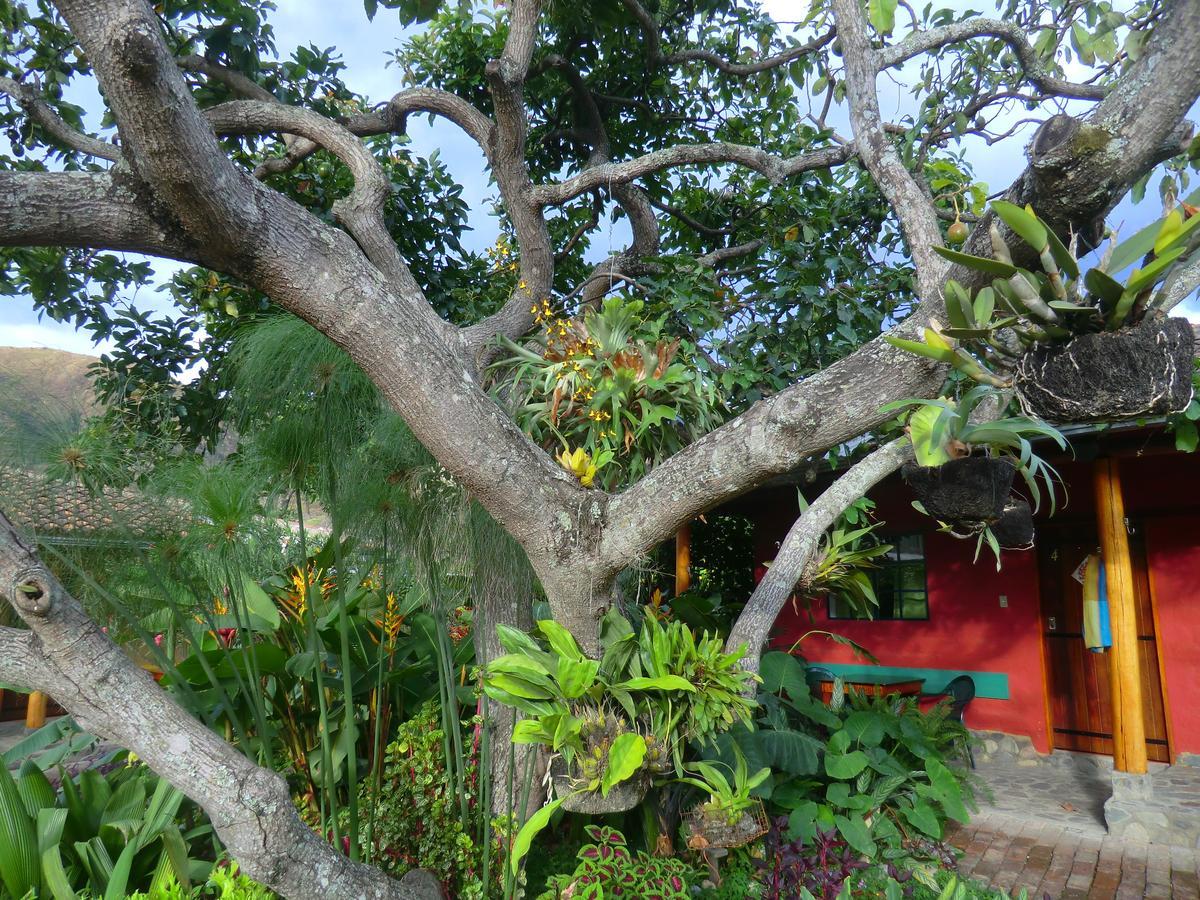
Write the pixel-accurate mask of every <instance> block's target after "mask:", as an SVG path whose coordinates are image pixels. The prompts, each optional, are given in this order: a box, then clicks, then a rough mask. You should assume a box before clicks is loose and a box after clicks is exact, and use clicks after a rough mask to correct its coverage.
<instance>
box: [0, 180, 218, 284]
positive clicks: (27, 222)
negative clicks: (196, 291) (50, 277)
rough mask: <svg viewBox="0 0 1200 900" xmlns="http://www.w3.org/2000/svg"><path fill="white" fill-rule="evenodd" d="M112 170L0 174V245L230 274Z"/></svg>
mask: <svg viewBox="0 0 1200 900" xmlns="http://www.w3.org/2000/svg"><path fill="white" fill-rule="evenodd" d="M148 194H149V192H148V191H147V190H146V187H145V185H144V184H142V183H141V182H140V181H138V180H137V179H136V178H134V177H132V176H131V175H129V174H126V173H123V172H120V171H116V172H12V171H8V172H0V245H3V246H9V247H36V246H52V247H92V248H96V249H104V250H126V251H130V252H133V253H145V254H147V255H149V256H158V257H162V258H164V259H177V260H180V261H182V262H189V263H197V264H199V265H205V266H208V267H209V268H213V269H217V270H219V271H224V272H228V273H229V274H236V273H235V272H232V271H230V269H229V267H227V266H225V265H224V264H223V261H222V260H221V259H220V257H218V256H217V255H216V254H214V253H212V252H211V248H208V247H205V246H204V245H202V244H199V243H196V242H194V241H192V240H191V239H190V238H188V237H187V235H186V234H184V232H183V229H182V228H180V227H179V224H178V223H177V222H175V221H174V219H173V218H172V216H171V215H170V214H169V213H168V212H167V211H166V210H164V209H163V208H162V206H161V204H156V203H155V202H154V200H153V198H152V197H150V196H148Z"/></svg>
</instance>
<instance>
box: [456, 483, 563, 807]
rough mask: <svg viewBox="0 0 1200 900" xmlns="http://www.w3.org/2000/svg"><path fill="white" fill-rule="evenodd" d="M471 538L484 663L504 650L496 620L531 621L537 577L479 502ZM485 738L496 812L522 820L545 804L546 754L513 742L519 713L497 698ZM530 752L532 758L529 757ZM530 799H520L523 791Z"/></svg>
mask: <svg viewBox="0 0 1200 900" xmlns="http://www.w3.org/2000/svg"><path fill="white" fill-rule="evenodd" d="M471 536H472V539H471V544H472V552H473V554H474V560H473V566H472V581H471V595H472V600H473V606H474V621H473V625H474V628H473V633H472V638H473V640H474V642H475V661H476V662H477V663H478V664H479V665H480V666H481V667H485V666H487V664H488V663H489V662H491V661H492V660H493V659H495V658H496V657H497V656H500V655H502V654H503V653H504V648H503V647H501V646H500V641H499V640H498V639H497V637H496V626H497V625H507V626H509V627H510V628H516V629H517V630H519V631H529V630H530V629H531V628H532V627H533V601H534V598H535V596H536V592H537V586H536V578H535V576H534V574H533V568H532V567H531V566H530V565H529V560H528V558H527V557H526V556H525V552H524V551H523V550H522V549H521V546H520V545H519V544H518V543H517V542H516V541H514V540H513V539H512V538H511V537H510V536H509V535H508V533H507V532H505V531H504V529H503V528H501V527H500V526H499V525H498V524H497V523H496V521H495V520H494V519H493V518H492V517H491V516H489V515H488V514H487V512H486V511H485V510H484V509H483V508H482V507H480V506H479V505H478V504H472V508H471ZM487 710H488V714H487V718H486V720H485V722H484V732H483V739H484V742H485V744H486V746H487V748H488V757H489V760H490V765H489V770H490V771H489V775H490V778H491V786H492V787H491V790H492V804H491V805H492V815H495V816H504V815H507V814H508V813H509V812H513V813H515V814H516V816H517V820H518V821H524V820H525V819H526V818H527V816H528V814H529V813H530V812H532V811H533V810H535V809H537V808H538V807H539V806H541V804H542V801H543V800H544V799H545V791H544V789H543V788H542V780H543V776H544V775H545V769H546V760H545V758H544V757H545V754H542V753H539V752H538V748H537V747H536V746H535V745H532V744H513V743H512V733H513V727H514V726H515V725H516V723H517V720H518V718H519V714H518V713H517V711H516V710H514V709H512V708H511V707H508V706H503V705H501V704H499V703H490V702H489V704H488V707H487ZM531 758H532V762H531ZM529 766H532V767H533V769H532V772H533V774H532V775H531V776H530V777H531V779H532V784H530V786H529V790H528V793H526V792H525V790H524V786H525V777H526V772H527V771H528V767H529ZM523 795H524V796H526V798H527V800H526V803H525V804H524V805H522V803H521V798H522V796H523Z"/></svg>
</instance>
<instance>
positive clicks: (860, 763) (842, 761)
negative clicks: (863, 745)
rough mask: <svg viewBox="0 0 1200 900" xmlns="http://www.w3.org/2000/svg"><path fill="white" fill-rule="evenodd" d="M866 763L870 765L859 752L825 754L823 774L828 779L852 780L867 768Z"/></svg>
mask: <svg viewBox="0 0 1200 900" xmlns="http://www.w3.org/2000/svg"><path fill="white" fill-rule="evenodd" d="M868 763H870V759H868V758H867V754H865V753H863V752H862V751H861V750H852V751H850V752H849V753H842V754H838V753H826V754H825V773H826V774H827V775H828V776H829V777H830V778H841V779H847V778H854V777H856V776H857V775H858V773H859V772H861V771H862V770H863V769H865V768H866V767H867V764H868Z"/></svg>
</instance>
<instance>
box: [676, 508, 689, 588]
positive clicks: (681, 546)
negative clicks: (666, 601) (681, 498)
mask: <svg viewBox="0 0 1200 900" xmlns="http://www.w3.org/2000/svg"><path fill="white" fill-rule="evenodd" d="M691 566H692V526H691V523H689V524H687V525H683V526H682V527H680V529H679V531H677V532H675V596H676V597H678V596H679V595H680V594H682V593H683V592H684V591H686V590H687V589H688V588H689V587H690V586H691V584H692V571H691Z"/></svg>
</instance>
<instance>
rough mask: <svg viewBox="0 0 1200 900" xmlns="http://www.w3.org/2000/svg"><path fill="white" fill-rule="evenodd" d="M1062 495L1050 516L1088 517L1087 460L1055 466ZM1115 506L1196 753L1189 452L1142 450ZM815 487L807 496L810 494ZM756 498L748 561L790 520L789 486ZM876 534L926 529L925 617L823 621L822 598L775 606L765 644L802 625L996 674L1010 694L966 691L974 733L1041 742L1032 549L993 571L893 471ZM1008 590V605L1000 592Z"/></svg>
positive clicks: (1194, 496)
mask: <svg viewBox="0 0 1200 900" xmlns="http://www.w3.org/2000/svg"><path fill="white" fill-rule="evenodd" d="M1059 468H1060V472H1061V473H1062V475H1063V477H1064V480H1065V481H1066V483H1067V485H1068V486H1069V491H1068V495H1069V500H1068V502H1067V505H1066V507H1065V509H1061V510H1060V512H1059V515H1058V516H1057V517H1056V519H1057V520H1058V521H1060V522H1066V523H1069V522H1071V521H1083V522H1087V521H1088V520H1093V521H1094V504H1093V498H1092V486H1091V465H1090V463H1077V462H1069V463H1066V464H1064V465H1062V466H1060V467H1059ZM1121 472H1122V479H1123V492H1124V495H1125V498H1126V509H1127V512H1128V513H1129V515H1130V518H1131V519H1135V520H1136V521H1137V522H1138V523H1140V524H1141V526H1142V527H1144V528H1145V529H1146V543H1147V556H1148V560H1147V561H1148V564H1149V567H1150V571H1151V579H1152V580H1151V586H1152V589H1153V592H1154V599H1155V605H1156V609H1157V614H1158V636H1159V648H1160V653H1161V656H1162V664H1163V670H1164V672H1163V674H1164V684H1165V693H1166V698H1167V704H1168V717H1169V721H1170V733H1171V738H1172V750H1173V751H1174V752H1175V753H1179V752H1189V753H1198V752H1200V604H1198V603H1197V602H1196V600H1197V594H1198V593H1200V458H1197V457H1195V456H1182V455H1175V454H1172V455H1153V456H1146V457H1141V458H1126V459H1123V460H1122V462H1121ZM814 493H815V492H814ZM777 496H778V497H779V502H778V503H771V504H763V506H761V507H760V508H763V509H765V511H764V512H763V514H762V515H761V516H760V518H759V520H758V529H757V547H756V553H757V558H758V560H760V561H761V560H764V559H770V558H772V557H773V556H774V554H775V551H776V549H777V543H776V542H777V541H779V540H780V539H781V538H782V537H783V535H784V534H785V533H786V531H787V529H788V527H789V526H790V525H791V523H792V521H794V518H795V504H794V501H793V500H791V499H790V498H791V497H792V496H794V495H793V494H791V493H790V492H782V491H781V492H780V493H779V494H778V495H777ZM871 496H872V498H873V499H874V500H875V501H876V503H877V504H878V508H877V512H878V514H879V518H880V519H882V520H884V521H885V522H886V523H887V524H886V525H885V526H883V527H882V529H881V533H882V534H885V535H886V534H911V533H914V532H918V531H920V532H922V533H923V534H924V536H925V554H926V572H927V587H928V592H929V620H928V621H854V620H845V619H832V620H831V619H829V617H828V611H827V609H826V603H825V601H824V600H823V599H822V600H818V601H815V602H814V603H813V605H812V607H811V609H810V610H809V611H803V610H801V612H800V613H799V614H798V613H797V612H796V611H794V610H793V609H792V608H791V607H789V608H787V609H785V611H784V612H783V614H782V615H781V616H780V617H779V620H778V622H777V623H776V630H775V635H774V644H775V646H777V647H780V648H787V647H790V646H791V645H792V644H794V642H795V641H796V640H797V639H798V638H799V637H800V636H801V635H802V634H804V633H805V632H806V631H809V630H811V629H828V630H830V631H833V632H836V633H838V634H842V635H845V636H846V637H849V638H852V639H853V640H854V641H856V642H858V643H860V644H862V645H863V646H865V647H866V648H867V649H869V650H870V651H871V652H872V653H873V654H874V655H875V656H876V657H878V659H879V662H880V664H882V665H884V666H893V667H905V668H936V669H952V670H963V671H975V672H981V671H983V672H1000V673H1004V674H1005V675H1007V676H1008V686H1009V699H1007V700H998V699H985V698H977V699H976V700H975V701H973V702H972V704H971V706H970V708H969V710H968V713H967V724H968V725H969V726H970V727H972V728H975V729H983V730H996V731H1004V732H1009V733H1012V734H1025V735H1029V736H1030V737H1031V738H1032V739H1033V742H1034V744H1035V746H1036V747H1037V748H1038V749H1039V750H1042V751H1046V750H1048V749H1049V736H1048V734H1047V718H1046V705H1045V675H1044V666H1043V662H1042V639H1041V617H1040V612H1039V600H1038V570H1037V567H1038V561H1037V551H1036V550H1029V551H1022V552H1005V553H1004V565H1003V568H1002V570H1001V571H1000V572H997V571H996V569H995V561H994V558H993V557H992V556H991V554H990V552H988V551H987V550H986V549H985V550H984V551H983V553H982V554H981V555H980V558H979V561H978V562H977V563H973V562H972V557H973V556H974V543H973V542H970V541H961V540H956V539H954V538H952V537H949V536H947V535H942V534H938V533H936V532H931V531H928V530H927V529H928V528H929V520H928V519H927V518H925V517H924V516H921V515H920V514H919V513H917V512H916V511H915V510H913V509H912V507H911V505H910V503H911V500H912V497H911V495H910V494H909V492H908V489H907V488H906V486H905V485H903V484H902V483H901V482H899V480H898V479H896V480H893V481H889V482H886V483H885V484H884V485H882V486H881V487H880V488H879V489H877V490H876V491H875V492H874V493H873V494H872V495H871ZM1001 596H1004V597H1006V598H1007V606H1003V607H1002V606H1001V605H1000V603H1001V602H1000V598H1001ZM797 652H799V653H801V654H802V655H804V656H805V657H806V658H807V659H809V660H810V661H812V662H827V663H846V664H856V663H857V664H861V662H860V661H859V660H857V659H856V658H855V657H854V654H853V653H852V651H851V650H850V649H849V648H846V647H843V646H840V645H837V644H834V643H832V642H830V641H828V640H827V639H824V638H821V637H819V636H814V637H810V638H808V639H806V640H805V641H804V642H803V644H802V645H801V646H800V647H799V648H797Z"/></svg>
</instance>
